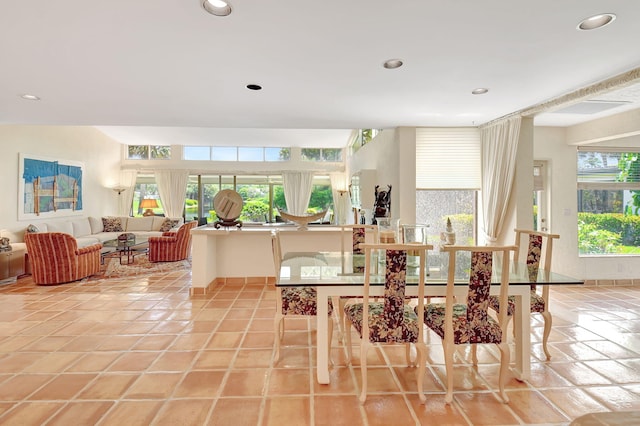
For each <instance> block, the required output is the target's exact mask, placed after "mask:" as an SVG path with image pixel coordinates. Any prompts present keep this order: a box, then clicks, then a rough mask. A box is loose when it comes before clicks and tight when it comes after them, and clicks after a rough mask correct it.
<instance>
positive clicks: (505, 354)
mask: <svg viewBox="0 0 640 426" xmlns="http://www.w3.org/2000/svg"><path fill="white" fill-rule="evenodd" d="M503 340H506V339H503ZM498 348H500V377H499V378H498V386H499V388H500V397H502V402H504V403H505V404H508V403H509V397H508V396H507V393H506V392H505V390H504V387H505V384H506V383H507V373H508V372H509V356H510V355H509V345H508V343H507V342H506V341H503V342H502V343H500V344H498Z"/></svg>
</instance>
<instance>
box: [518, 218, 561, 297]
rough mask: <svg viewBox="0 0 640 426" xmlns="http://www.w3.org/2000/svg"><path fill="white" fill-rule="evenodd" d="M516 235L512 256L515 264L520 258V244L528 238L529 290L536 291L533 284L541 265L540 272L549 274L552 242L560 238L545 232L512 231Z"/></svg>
mask: <svg viewBox="0 0 640 426" xmlns="http://www.w3.org/2000/svg"><path fill="white" fill-rule="evenodd" d="M514 232H515V233H516V236H515V238H516V239H515V245H516V246H517V247H518V249H517V250H516V253H515V255H514V261H515V262H517V261H518V259H519V256H520V248H521V243H522V240H523V238H524V237H528V242H527V246H526V247H527V251H526V253H527V272H528V273H529V280H530V281H531V282H532V284H531V290H536V284H535V282H536V281H537V280H538V271H539V270H540V267H541V265H542V270H543V271H545V272H546V273H549V271H550V270H551V255H552V253H553V240H554V239H556V238H560V235H558V234H549V233H547V232H539V231H531V230H528V229H514Z"/></svg>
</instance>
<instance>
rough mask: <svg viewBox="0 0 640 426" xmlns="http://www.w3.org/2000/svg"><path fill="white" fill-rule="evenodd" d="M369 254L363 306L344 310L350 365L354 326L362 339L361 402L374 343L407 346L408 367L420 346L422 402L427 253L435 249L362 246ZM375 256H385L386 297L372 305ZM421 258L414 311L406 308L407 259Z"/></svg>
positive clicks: (359, 305)
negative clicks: (415, 350)
mask: <svg viewBox="0 0 640 426" xmlns="http://www.w3.org/2000/svg"><path fill="white" fill-rule="evenodd" d="M361 247H362V248H363V249H364V250H365V264H364V288H363V299H362V301H361V302H351V303H348V304H347V305H346V306H345V307H344V316H345V320H346V322H345V324H344V330H345V335H346V345H347V362H348V363H351V359H352V358H353V347H352V345H351V326H353V328H354V329H355V330H356V331H357V332H358V334H359V336H360V369H361V372H362V389H361V392H360V402H361V403H364V402H365V401H366V399H367V351H368V350H369V348H370V346H371V345H372V344H374V343H390V344H391V343H396V344H397V343H404V344H405V345H406V357H407V364H409V365H412V363H411V357H410V352H411V344H412V343H413V344H414V345H415V346H416V349H417V352H418V357H417V365H418V377H417V379H418V394H419V396H420V400H421V401H423V402H424V401H425V400H426V397H425V396H424V394H423V391H422V385H423V380H424V371H425V368H426V345H425V343H424V336H423V333H424V327H423V325H424V287H425V276H426V274H425V268H426V257H427V250H429V249H432V248H433V246H429V245H426V244H420V245H417V244H410V245H409V244H362V245H361ZM373 253H376V255H379V256H384V257H383V258H384V259H385V267H384V297H383V298H382V300H381V301H370V299H369V291H370V284H371V278H372V276H373V275H376V274H377V272H376V266H375V265H372V262H377V261H378V260H377V259H373V260H372V257H373ZM409 256H415V257H418V258H419V264H418V268H417V269H416V271H412V272H413V273H414V274H415V275H416V276H417V277H418V285H419V288H418V306H417V307H416V311H415V312H414V310H413V308H412V307H411V306H410V305H408V304H405V300H404V299H405V289H406V279H407V269H408V267H407V265H408V263H407V259H408V257H409Z"/></svg>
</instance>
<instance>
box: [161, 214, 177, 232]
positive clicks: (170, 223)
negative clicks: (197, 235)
mask: <svg viewBox="0 0 640 426" xmlns="http://www.w3.org/2000/svg"><path fill="white" fill-rule="evenodd" d="M179 222H180V219H172V218H170V217H167V218H165V219H164V222H162V226H161V227H160V231H162V232H168V231H171V229H172V228H175V227H176V226H177V225H178V223H179Z"/></svg>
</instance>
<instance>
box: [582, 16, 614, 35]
mask: <svg viewBox="0 0 640 426" xmlns="http://www.w3.org/2000/svg"><path fill="white" fill-rule="evenodd" d="M615 19H616V15H614V14H613V13H601V14H600V15H594V16H592V17H590V18H587V19H585V20H583V21H582V22H580V23H579V24H578V26H577V27H576V28H577V29H579V30H584V31H587V30H595V29H596V28H602V27H604V26H605V25H608V24H610V23H612V22H613V21H615Z"/></svg>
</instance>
